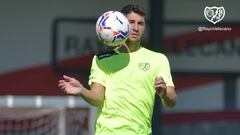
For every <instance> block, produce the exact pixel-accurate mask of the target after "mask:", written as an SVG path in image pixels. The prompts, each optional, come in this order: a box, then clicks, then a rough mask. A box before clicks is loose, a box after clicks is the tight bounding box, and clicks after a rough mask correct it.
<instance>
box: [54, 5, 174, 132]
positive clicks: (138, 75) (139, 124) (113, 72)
mask: <svg viewBox="0 0 240 135" xmlns="http://www.w3.org/2000/svg"><path fill="white" fill-rule="evenodd" d="M122 13H123V14H125V15H126V17H127V18H128V20H129V23H130V27H131V32H130V34H129V37H128V40H127V41H126V43H125V44H124V45H122V46H120V47H118V48H116V49H114V50H113V51H109V52H105V53H101V54H98V55H96V56H94V58H93V61H92V67H91V75H90V77H89V85H90V86H91V88H90V90H88V89H86V88H85V87H84V86H83V85H82V84H81V83H80V82H79V81H77V80H76V79H74V78H71V77H68V76H65V75H64V76H63V78H64V79H63V80H60V81H59V87H60V88H61V89H62V90H63V91H65V92H66V93H67V94H73V95H80V96H81V97H82V98H84V99H85V100H86V101H87V102H88V103H90V104H92V105H94V106H98V108H99V110H98V115H97V120H96V135H137V134H140V135H149V134H151V117H152V114H153V105H154V100H155V93H157V94H158V95H159V96H160V97H161V100H162V102H163V104H164V106H166V107H174V105H175V104H176V93H175V88H174V84H173V81H172V77H171V73H170V66H169V62H168V59H167V58H166V56H165V55H163V54H161V53H156V52H153V51H150V50H148V49H146V48H144V47H142V46H141V44H140V43H141V37H142V34H143V33H144V29H145V13H144V10H143V8H141V7H139V6H138V5H133V4H131V5H127V6H125V7H124V8H123V9H122ZM106 54H107V55H106ZM106 56H107V57H106Z"/></svg>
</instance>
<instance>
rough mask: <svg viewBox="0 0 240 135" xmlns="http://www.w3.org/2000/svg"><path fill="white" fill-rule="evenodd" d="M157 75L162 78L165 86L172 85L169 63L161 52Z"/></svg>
mask: <svg viewBox="0 0 240 135" xmlns="http://www.w3.org/2000/svg"><path fill="white" fill-rule="evenodd" d="M158 76H161V77H162V78H163V80H164V81H165V82H166V86H173V87H175V86H174V83H173V80H172V75H171V69H170V64H169V61H168V58H167V57H166V56H165V55H163V54H162V57H161V61H160V68H159V71H158Z"/></svg>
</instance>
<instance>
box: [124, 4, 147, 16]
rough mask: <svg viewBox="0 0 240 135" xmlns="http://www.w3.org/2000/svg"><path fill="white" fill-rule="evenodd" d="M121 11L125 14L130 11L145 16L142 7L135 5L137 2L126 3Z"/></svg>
mask: <svg viewBox="0 0 240 135" xmlns="http://www.w3.org/2000/svg"><path fill="white" fill-rule="evenodd" d="M121 12H122V13H123V14H124V15H127V14H129V13H131V12H134V13H137V14H139V15H141V16H144V17H145V11H144V8H143V7H141V6H139V5H137V4H129V5H126V6H125V7H123V8H122V10H121Z"/></svg>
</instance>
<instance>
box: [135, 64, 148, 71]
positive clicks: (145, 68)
mask: <svg viewBox="0 0 240 135" xmlns="http://www.w3.org/2000/svg"><path fill="white" fill-rule="evenodd" d="M138 67H139V68H140V69H141V70H143V71H147V70H149V69H150V64H149V63H147V62H146V63H139V64H138Z"/></svg>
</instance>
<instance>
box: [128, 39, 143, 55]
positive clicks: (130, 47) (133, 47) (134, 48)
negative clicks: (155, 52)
mask: <svg viewBox="0 0 240 135" xmlns="http://www.w3.org/2000/svg"><path fill="white" fill-rule="evenodd" d="M126 46H127V47H128V52H129V53H131V52H135V51H137V50H138V49H139V48H140V47H141V45H140V41H137V42H129V41H127V42H126Z"/></svg>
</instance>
